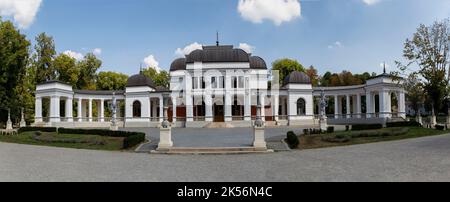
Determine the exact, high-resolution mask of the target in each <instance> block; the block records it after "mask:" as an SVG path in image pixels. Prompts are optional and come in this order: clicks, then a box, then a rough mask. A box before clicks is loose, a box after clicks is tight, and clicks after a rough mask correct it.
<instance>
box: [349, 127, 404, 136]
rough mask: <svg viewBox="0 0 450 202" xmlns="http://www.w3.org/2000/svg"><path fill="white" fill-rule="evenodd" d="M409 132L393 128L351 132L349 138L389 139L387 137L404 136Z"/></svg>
mask: <svg viewBox="0 0 450 202" xmlns="http://www.w3.org/2000/svg"><path fill="white" fill-rule="evenodd" d="M408 132H409V128H400V129H399V128H393V129H389V130H386V129H384V130H365V131H356V132H355V131H353V132H351V134H350V136H351V137H352V138H362V137H389V136H400V135H405V134H407V133H408Z"/></svg>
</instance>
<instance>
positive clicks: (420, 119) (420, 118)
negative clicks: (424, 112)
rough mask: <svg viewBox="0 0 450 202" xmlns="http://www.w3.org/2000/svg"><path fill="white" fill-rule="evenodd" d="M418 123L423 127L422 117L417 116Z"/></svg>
mask: <svg viewBox="0 0 450 202" xmlns="http://www.w3.org/2000/svg"><path fill="white" fill-rule="evenodd" d="M417 123H419V124H420V125H422V126H423V121H422V116H417Z"/></svg>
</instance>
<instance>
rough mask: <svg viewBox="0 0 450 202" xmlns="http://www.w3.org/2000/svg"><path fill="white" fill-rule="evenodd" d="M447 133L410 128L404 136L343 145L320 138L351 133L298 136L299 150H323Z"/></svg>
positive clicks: (376, 138)
mask: <svg viewBox="0 0 450 202" xmlns="http://www.w3.org/2000/svg"><path fill="white" fill-rule="evenodd" d="M392 129H394V130H395V128H384V129H379V130H392ZM399 129H400V128H399ZM447 133H449V132H448V131H441V130H435V129H428V128H421V127H410V128H409V132H408V133H406V134H404V135H399V136H388V137H360V138H352V139H351V140H350V141H349V142H345V143H331V142H325V141H322V137H327V136H335V135H340V134H342V135H350V134H351V131H343V132H335V133H332V134H324V135H307V136H304V135H303V136H300V137H299V139H300V145H299V148H300V149H317V148H325V147H336V146H346V145H355V144H366V143H374V142H382V141H393V140H402V139H409V138H418V137H426V136H434V135H442V134H447Z"/></svg>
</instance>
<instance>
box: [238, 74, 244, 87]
mask: <svg viewBox="0 0 450 202" xmlns="http://www.w3.org/2000/svg"><path fill="white" fill-rule="evenodd" d="M239 88H244V77H243V76H240V77H239Z"/></svg>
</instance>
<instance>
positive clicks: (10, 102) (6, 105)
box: [0, 19, 30, 122]
mask: <svg viewBox="0 0 450 202" xmlns="http://www.w3.org/2000/svg"><path fill="white" fill-rule="evenodd" d="M29 47H30V42H29V41H28V40H27V39H26V36H25V35H23V34H22V33H20V31H19V30H18V29H16V27H14V25H13V23H11V22H10V21H2V20H1V19H0V122H5V121H6V119H7V116H8V111H7V109H11V118H12V119H13V120H14V119H17V118H18V117H19V116H20V108H21V107H23V106H24V104H23V102H22V101H21V100H20V99H21V96H19V93H20V91H21V90H22V89H19V86H20V85H22V81H23V80H24V78H25V73H26V66H27V63H28V58H29Z"/></svg>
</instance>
